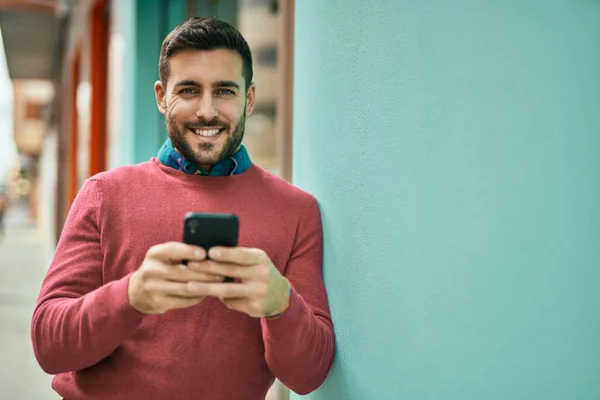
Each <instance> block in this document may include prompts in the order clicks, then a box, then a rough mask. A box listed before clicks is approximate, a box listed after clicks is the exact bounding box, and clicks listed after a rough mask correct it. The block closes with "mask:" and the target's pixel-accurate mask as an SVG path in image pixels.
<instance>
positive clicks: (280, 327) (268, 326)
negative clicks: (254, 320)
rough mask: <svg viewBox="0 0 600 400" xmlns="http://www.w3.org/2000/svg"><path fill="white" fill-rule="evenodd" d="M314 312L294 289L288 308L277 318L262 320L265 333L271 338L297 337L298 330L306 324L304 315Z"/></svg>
mask: <svg viewBox="0 0 600 400" xmlns="http://www.w3.org/2000/svg"><path fill="white" fill-rule="evenodd" d="M307 311H308V312H310V313H311V314H312V311H311V310H310V307H309V306H308V304H306V302H305V301H304V299H303V298H302V296H300V295H299V294H298V293H297V292H296V290H295V289H294V287H293V286H292V287H291V290H290V303H289V306H288V308H287V309H286V310H285V311H284V312H283V313H282V314H280V315H278V316H277V317H276V318H261V322H260V323H261V325H262V328H263V332H265V333H266V334H267V336H268V337H269V338H275V339H279V338H285V337H286V336H290V335H293V336H295V335H296V334H297V332H298V329H296V328H297V327H299V326H302V324H303V323H304V322H305V321H304V319H305V317H304V314H305V313H306V312H307Z"/></svg>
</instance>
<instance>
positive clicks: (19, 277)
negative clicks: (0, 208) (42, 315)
mask: <svg viewBox="0 0 600 400" xmlns="http://www.w3.org/2000/svg"><path fill="white" fill-rule="evenodd" d="M50 248H51V247H50V244H49V243H45V242H44V240H43V239H42V235H41V233H40V232H39V231H38V230H37V229H36V227H35V225H34V224H33V222H32V221H31V220H30V219H29V217H28V216H27V211H26V209H25V207H24V206H22V205H15V206H14V207H12V208H11V210H9V212H8V215H7V216H6V237H5V238H4V240H3V241H2V242H0V343H1V344H0V399H14V400H21V399H23V400H29V399H35V400H46V399H57V398H58V395H56V393H54V391H53V390H52V389H51V387H50V382H51V377H50V376H48V375H46V374H45V373H44V372H43V371H42V370H41V369H40V367H39V366H38V364H37V362H36V360H35V358H34V357H33V350H32V347H31V340H30V334H29V331H30V321H31V314H32V312H33V307H34V306H35V301H36V298H37V295H38V292H39V287H40V284H41V281H42V279H43V277H44V274H45V272H46V268H47V266H48V263H49V261H50V256H51V254H50Z"/></svg>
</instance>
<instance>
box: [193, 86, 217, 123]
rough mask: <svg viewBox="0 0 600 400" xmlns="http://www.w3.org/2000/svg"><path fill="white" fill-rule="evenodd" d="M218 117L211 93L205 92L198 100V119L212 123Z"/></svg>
mask: <svg viewBox="0 0 600 400" xmlns="http://www.w3.org/2000/svg"><path fill="white" fill-rule="evenodd" d="M217 115H218V113H217V109H216V107H215V104H214V102H213V96H212V93H211V92H210V91H207V92H204V93H203V94H202V96H200V97H199V98H198V107H197V108H196V117H198V119H203V120H205V121H210V120H211V119H213V118H215V117H216V116H217Z"/></svg>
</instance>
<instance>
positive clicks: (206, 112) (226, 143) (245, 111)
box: [154, 49, 255, 170]
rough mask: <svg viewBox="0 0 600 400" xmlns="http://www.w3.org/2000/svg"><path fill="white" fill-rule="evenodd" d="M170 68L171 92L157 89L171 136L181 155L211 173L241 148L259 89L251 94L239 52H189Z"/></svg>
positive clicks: (174, 58) (171, 62) (158, 84)
mask: <svg viewBox="0 0 600 400" xmlns="http://www.w3.org/2000/svg"><path fill="white" fill-rule="evenodd" d="M169 67H170V74H169V78H168V81H167V84H166V87H164V86H163V84H162V83H161V82H156V83H155V85H154V90H155V93H156V101H157V104H158V109H159V110H160V112H161V113H162V114H163V115H164V116H165V121H166V124H167V132H168V134H169V137H170V138H171V141H172V142H173V145H174V146H175V148H176V149H177V151H178V152H179V153H180V154H181V155H183V156H184V157H185V158H186V159H187V160H189V161H192V162H194V163H195V164H197V165H199V166H200V167H202V168H203V169H206V170H210V169H211V168H212V167H213V166H214V165H215V164H216V163H218V162H219V161H221V160H222V159H224V158H227V157H229V156H231V155H232V154H234V153H235V152H236V151H237V149H238V148H239V147H240V144H241V143H242V138H243V137H244V128H245V122H246V116H248V115H250V114H251V113H252V109H253V107H254V93H255V88H254V84H252V85H250V89H249V90H246V87H245V80H244V77H243V75H242V57H241V56H240V55H239V54H238V53H237V52H236V51H234V50H226V49H218V50H212V51H202V50H183V51H180V52H177V53H175V54H174V55H173V56H172V57H171V59H170V60H169Z"/></svg>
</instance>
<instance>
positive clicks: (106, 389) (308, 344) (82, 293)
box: [32, 159, 335, 400]
mask: <svg viewBox="0 0 600 400" xmlns="http://www.w3.org/2000/svg"><path fill="white" fill-rule="evenodd" d="M188 211H196V212H214V213H234V214H236V215H238V217H239V219H240V235H239V245H240V246H244V247H254V248H260V249H263V250H264V251H265V252H266V253H267V254H268V255H269V257H270V258H271V260H272V261H273V263H274V265H275V266H276V267H277V268H278V269H279V271H280V272H281V273H282V274H283V275H284V276H285V277H286V278H287V279H288V280H289V282H290V284H291V286H292V290H291V297H290V305H289V308H288V309H287V310H286V311H285V312H284V313H283V314H282V315H281V316H279V317H278V318H274V319H266V318H253V317H250V316H247V315H245V314H243V313H241V312H237V311H234V310H230V309H228V308H227V307H225V306H224V305H223V304H222V303H221V302H220V301H219V300H218V299H215V298H210V297H209V298H206V299H205V300H204V301H203V302H202V303H201V304H199V305H197V306H194V307H189V308H185V309H179V310H173V311H169V312H167V313H165V314H162V315H144V314H142V313H140V312H138V311H136V310H135V309H134V308H132V307H131V305H130V304H129V299H128V292H127V288H128V282H129V277H130V275H131V274H132V273H133V272H134V271H135V270H136V269H137V268H139V266H140V265H141V263H142V261H143V259H144V256H145V253H146V251H147V250H148V249H149V248H150V247H152V246H154V245H156V244H159V243H164V242H168V241H181V238H182V232H183V218H184V215H185V214H186V213H187V212H188ZM321 268H322V227H321V217H320V212H319V208H318V205H317V202H316V201H315V199H314V198H313V197H312V196H311V195H310V194H308V193H305V192H303V191H301V190H300V189H298V188H296V187H294V186H292V185H290V184H288V183H287V182H285V181H283V180H282V179H279V178H277V177H275V176H273V175H271V174H269V173H267V172H266V171H264V170H262V169H260V168H259V167H257V166H255V165H253V166H252V167H250V169H249V170H248V171H247V172H244V173H242V174H239V175H234V176H227V177H207V176H197V175H189V174H185V173H184V172H181V171H177V170H175V169H172V168H170V167H167V166H164V165H162V164H161V163H160V162H159V161H158V160H157V159H152V160H150V161H148V162H145V163H142V164H138V165H136V166H126V167H120V168H116V169H114V170H111V171H108V172H103V173H101V174H99V175H96V176H94V177H92V178H90V179H88V180H87V181H86V182H85V184H84V185H83V186H82V188H81V190H80V192H79V194H78V195H77V198H76V199H75V202H74V203H73V205H72V208H71V210H70V212H69V215H68V217H67V220H66V222H65V226H64V229H63V232H62V235H61V237H60V240H59V243H58V246H57V249H56V252H55V255H54V258H53V260H52V263H51V266H50V269H49V271H48V273H47V275H46V277H45V279H44V281H43V284H42V289H41V294H40V296H39V299H38V302H37V305H36V308H35V311H34V314H33V318H32V340H33V347H34V352H35V356H36V358H37V360H38V362H39V364H40V365H41V367H42V368H43V369H44V370H45V371H46V372H48V373H50V374H55V375H56V376H55V377H54V380H53V384H52V386H53V388H54V390H56V392H57V393H58V394H60V395H61V396H63V397H64V398H65V399H67V400H77V399H86V400H93V399H103V400H105V399H111V400H119V399H127V400H136V399H140V400H142V399H143V400H151V399H169V400H170V399H182V400H183V399H210V400H220V399H223V400H225V399H227V400H235V399H244V400H253V399H256V400H258V399H261V400H262V399H264V398H265V394H266V392H267V390H268V389H269V387H270V385H271V384H272V383H273V381H274V378H275V377H277V378H278V379H279V380H281V381H282V382H283V383H284V384H285V385H286V386H288V387H289V388H290V389H292V390H293V391H295V392H297V393H299V394H304V393H308V392H311V391H313V390H315V389H316V388H317V387H318V386H319V385H320V384H321V383H322V382H323V381H324V379H325V377H326V375H327V373H328V371H329V369H330V366H331V363H332V359H333V353H334V347H335V336H334V333H333V327H332V321H331V317H330V313H329V306H328V302H327V295H326V292H325V288H324V284H323V279H322V272H321Z"/></svg>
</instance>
